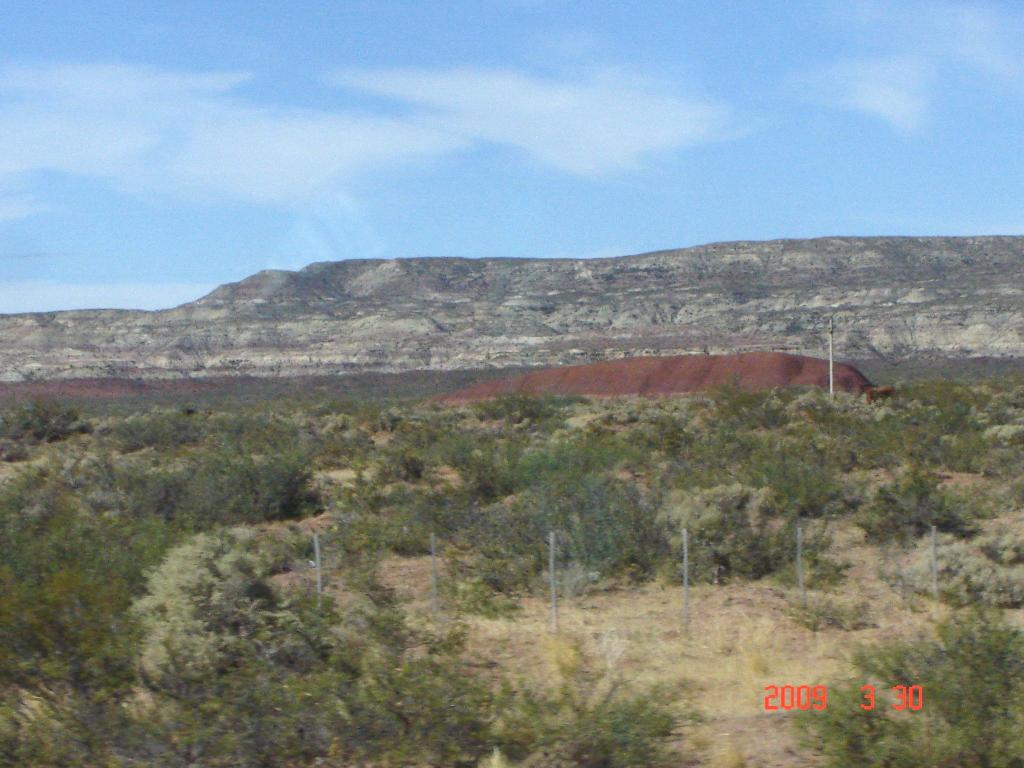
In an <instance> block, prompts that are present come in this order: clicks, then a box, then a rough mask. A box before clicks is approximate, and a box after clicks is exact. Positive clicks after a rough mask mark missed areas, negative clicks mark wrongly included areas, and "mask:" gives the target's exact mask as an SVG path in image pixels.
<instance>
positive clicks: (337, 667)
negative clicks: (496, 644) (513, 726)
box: [133, 529, 491, 766]
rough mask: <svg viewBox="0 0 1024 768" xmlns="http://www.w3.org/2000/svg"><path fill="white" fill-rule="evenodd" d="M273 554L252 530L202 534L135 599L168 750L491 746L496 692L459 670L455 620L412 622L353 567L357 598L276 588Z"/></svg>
mask: <svg viewBox="0 0 1024 768" xmlns="http://www.w3.org/2000/svg"><path fill="white" fill-rule="evenodd" d="M270 562H271V560H270V559H268V558H267V556H266V546H265V541H264V540H263V539H261V538H260V537H259V536H257V535H256V534H254V533H253V532H252V531H247V530H245V529H233V530H227V531H222V532H220V533H218V534H203V535H199V536H197V537H195V538H193V539H192V540H190V541H189V542H186V543H185V544H183V545H181V546H180V547H178V548H176V549H175V550H172V551H171V552H170V553H169V555H168V557H167V559H166V560H165V561H164V563H163V564H162V565H161V566H160V568H159V569H157V570H156V571H154V573H153V575H152V577H151V578H150V582H149V590H148V593H147V595H146V596H144V597H143V598H141V599H140V600H138V601H137V602H136V604H135V607H134V609H133V612H134V614H135V615H136V616H137V617H138V621H139V623H140V626H141V627H142V630H143V640H142V643H141V647H140V654H139V669H140V672H141V673H142V679H143V681H144V682H145V684H146V686H147V689H148V691H149V694H150V696H151V697H152V698H153V703H152V704H151V707H150V711H149V713H148V714H147V723H148V726H149V728H150V732H151V733H150V737H151V739H153V740H154V741H156V742H157V743H158V744H159V745H160V748H161V752H162V753H163V754H164V755H166V756H169V755H170V754H173V753H174V752H177V753H178V754H179V755H182V756H183V757H187V756H191V757H190V760H192V761H194V762H196V763H197V764H199V765H210V766H215V765H224V764H244V765H281V764H289V765H300V764H301V765H306V764H314V763H315V761H316V760H318V759H320V760H322V759H324V758H325V757H326V756H327V755H331V756H333V757H334V758H335V759H339V760H342V761H344V762H345V763H346V764H351V763H366V762H373V763H375V764H379V765H404V764H409V763H413V762H419V763H422V762H425V763H428V764H448V765H451V764H464V763H469V764H472V763H473V762H475V759H476V758H477V757H479V756H481V755H482V754H483V753H484V751H485V749H486V746H485V744H486V737H487V733H488V731H487V723H486V718H487V716H488V714H489V712H490V706H491V704H490V702H491V694H490V693H489V691H488V689H487V688H486V687H485V686H483V685H482V684H480V683H477V682H475V681H474V679H473V678H472V677H470V676H469V675H467V674H465V670H464V669H463V668H462V664H461V662H460V661H459V659H458V657H457V655H456V652H457V651H458V649H459V648H460V647H461V639H460V636H459V635H458V634H457V633H456V634H453V635H444V636H430V635H423V634H420V633H416V632H413V631H412V630H410V629H409V628H408V627H406V626H405V624H404V621H403V619H402V616H401V614H400V613H399V612H398V611H397V609H396V608H395V607H394V606H393V605H392V604H391V603H390V602H388V600H387V598H386V597H385V596H384V595H385V593H383V592H382V591H381V590H378V589H364V587H363V586H362V585H361V582H360V579H358V578H352V579H347V586H348V588H349V589H350V590H352V591H353V592H354V593H355V596H354V598H355V599H354V601H350V603H349V605H348V606H347V607H346V609H345V611H344V612H339V611H338V609H337V608H336V607H335V606H334V604H333V602H332V601H331V600H330V599H329V598H326V597H325V599H324V600H323V602H322V604H321V605H320V606H319V607H318V606H317V603H316V601H314V600H313V599H312V598H310V597H309V596H307V595H306V594H305V593H304V592H302V591H299V592H289V591H286V590H279V589H277V588H275V587H273V586H272V585H271V584H270V583H269V582H268V576H269V574H270ZM414 647H416V648H417V651H418V652H417V653H414V654H413V653H409V650H410V649H411V648H414ZM165 759H166V758H165Z"/></svg>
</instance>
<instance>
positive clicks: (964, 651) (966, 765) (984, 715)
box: [801, 613, 1024, 768]
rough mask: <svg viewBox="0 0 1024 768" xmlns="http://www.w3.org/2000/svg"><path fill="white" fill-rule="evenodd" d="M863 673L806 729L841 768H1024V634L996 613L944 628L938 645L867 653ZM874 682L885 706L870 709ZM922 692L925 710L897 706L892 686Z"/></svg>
mask: <svg viewBox="0 0 1024 768" xmlns="http://www.w3.org/2000/svg"><path fill="white" fill-rule="evenodd" d="M854 664H855V667H856V670H857V675H856V676H855V677H853V678H851V679H849V680H847V681H845V682H843V683H840V684H838V685H832V686H829V704H828V709H827V710H825V711H823V712H813V713H808V715H807V716H805V717H803V718H802V720H801V724H802V726H803V728H804V730H805V732H806V734H807V735H808V736H809V737H810V743H811V744H812V745H813V746H815V747H816V748H817V749H818V750H820V751H821V752H822V753H823V755H824V756H825V757H826V759H827V761H828V762H827V764H828V765H829V766H833V767H834V768H847V766H853V765H857V766H865V768H904V767H905V768H917V767H918V766H925V765H928V766H958V768H1020V766H1021V765H1022V764H1024V757H1022V756H1024V729H1022V728H1021V725H1022V723H1024V633H1022V632H1021V630H1019V629H1017V628H1015V627H1011V626H1009V625H1008V624H1006V623H1005V621H1004V620H1003V619H1001V618H1000V617H998V616H997V615H995V614H988V613H970V614H966V615H962V616H957V617H954V618H953V619H952V620H950V621H948V622H946V623H944V624H942V625H941V626H940V627H939V629H938V635H937V637H935V638H930V637H922V638H918V639H915V640H912V641H909V642H897V643H891V644H889V645H887V646H883V647H874V646H873V647H871V648H866V649H864V650H862V651H860V652H858V653H857V654H856V656H855V659H854ZM866 682H870V683H873V684H874V685H875V686H876V690H877V701H876V706H875V708H874V709H873V710H871V711H864V710H861V709H860V704H861V703H862V702H863V701H864V699H863V698H862V695H861V692H860V687H861V686H862V685H864V684H865V683H866ZM896 685H907V686H911V685H919V686H922V688H923V690H924V705H923V708H922V709H921V710H920V711H918V712H906V713H902V714H901V713H897V712H895V711H894V710H893V709H892V701H893V693H892V686H896Z"/></svg>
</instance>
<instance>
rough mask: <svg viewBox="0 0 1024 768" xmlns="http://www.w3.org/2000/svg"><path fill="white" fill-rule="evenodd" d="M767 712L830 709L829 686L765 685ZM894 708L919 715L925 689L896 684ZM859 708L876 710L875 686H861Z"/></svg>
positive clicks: (765, 706) (893, 688)
mask: <svg viewBox="0 0 1024 768" xmlns="http://www.w3.org/2000/svg"><path fill="white" fill-rule="evenodd" d="M764 691H765V697H764V709H765V711H766V712H789V711H792V710H794V709H795V710H802V711H807V710H817V711H819V712H820V711H822V710H824V709H828V687H827V686H824V685H766V686H765V687H764ZM892 691H893V693H894V698H893V702H892V708H893V709H894V710H896V711H897V712H904V711H908V712H919V711H920V710H921V709H922V708H923V707H924V688H923V687H921V686H920V685H894V686H893V687H892ZM860 694H861V697H862V698H861V702H860V708H861V709H862V710H864V711H865V712H870V711H871V710H873V709H874V708H875V705H876V700H875V686H873V685H862V686H861V687H860Z"/></svg>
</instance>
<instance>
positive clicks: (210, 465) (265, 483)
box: [174, 449, 318, 530]
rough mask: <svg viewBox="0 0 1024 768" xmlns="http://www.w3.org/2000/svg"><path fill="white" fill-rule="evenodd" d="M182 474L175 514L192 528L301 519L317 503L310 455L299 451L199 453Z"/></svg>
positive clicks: (220, 451)
mask: <svg viewBox="0 0 1024 768" xmlns="http://www.w3.org/2000/svg"><path fill="white" fill-rule="evenodd" d="M184 472H185V480H184V484H183V487H182V489H181V496H180V498H179V500H178V504H177V506H176V508H175V512H174V514H175V517H176V518H177V519H178V520H180V521H181V522H182V524H185V525H188V526H190V527H191V528H193V529H195V530H204V529H207V528H210V527H212V526H215V525H230V524H237V523H243V522H259V521H264V520H285V519H288V518H295V517H304V516H307V515H309V514H311V513H312V512H313V511H314V510H315V509H316V508H317V505H318V499H317V496H316V494H315V493H314V492H313V491H312V489H311V486H310V480H311V473H310V468H309V461H308V458H307V457H306V456H304V455H302V454H300V453H284V452H282V453H278V454H273V455H270V456H266V457H263V458H255V457H252V456H250V455H247V454H244V453H240V452H236V451H232V450H223V449H222V450H215V451H210V452H208V453H204V454H202V455H199V456H197V457H196V458H195V459H193V461H192V462H191V463H190V465H189V466H188V468H187V469H186V470H185V471H184Z"/></svg>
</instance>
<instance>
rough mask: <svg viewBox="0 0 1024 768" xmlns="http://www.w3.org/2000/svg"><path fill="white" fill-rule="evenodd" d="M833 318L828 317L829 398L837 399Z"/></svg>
mask: <svg viewBox="0 0 1024 768" xmlns="http://www.w3.org/2000/svg"><path fill="white" fill-rule="evenodd" d="M832 368H833V363H832V318H831V317H829V319H828V397H829V400H833V399H835V396H836V390H835V375H834V374H833V371H832Z"/></svg>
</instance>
